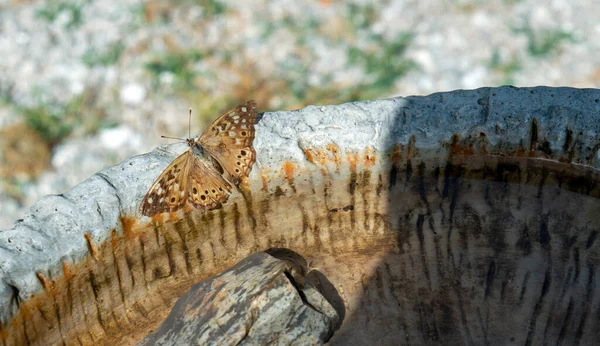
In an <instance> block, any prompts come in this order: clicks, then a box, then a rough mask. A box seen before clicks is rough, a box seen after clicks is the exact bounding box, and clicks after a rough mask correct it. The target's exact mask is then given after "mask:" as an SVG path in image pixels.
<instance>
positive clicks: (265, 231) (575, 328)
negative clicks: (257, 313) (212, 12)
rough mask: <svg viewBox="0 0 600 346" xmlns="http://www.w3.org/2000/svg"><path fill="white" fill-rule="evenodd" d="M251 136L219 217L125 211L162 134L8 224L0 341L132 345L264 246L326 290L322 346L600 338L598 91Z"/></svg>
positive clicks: (549, 92)
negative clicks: (242, 173) (314, 273)
mask: <svg viewBox="0 0 600 346" xmlns="http://www.w3.org/2000/svg"><path fill="white" fill-rule="evenodd" d="M259 108H260V106H259ZM254 145H255V148H256V151H257V158H258V162H257V164H256V165H255V167H254V169H253V171H252V173H251V175H250V179H249V181H248V185H247V186H246V187H244V188H243V189H242V190H241V191H240V192H236V193H235V194H234V195H232V197H231V198H230V200H229V202H228V203H227V204H226V205H225V206H224V208H223V209H220V210H215V211H210V212H194V213H191V214H186V215H183V216H182V215H179V214H174V215H165V216H164V217H154V218H152V219H150V218H140V217H139V216H138V215H137V214H136V213H137V211H136V209H137V207H138V205H139V202H140V200H141V198H142V196H143V195H144V193H145V192H146V190H147V189H148V187H149V186H150V184H151V183H152V181H153V180H154V179H155V177H156V176H157V175H158V174H159V173H160V171H161V170H162V169H163V168H164V167H165V166H166V165H167V164H168V163H169V162H170V161H171V160H172V159H173V158H174V157H175V155H176V153H178V152H181V151H182V150H184V148H185V145H184V144H174V145H167V146H163V147H160V148H159V149H157V150H155V151H153V152H152V153H149V154H146V155H142V156H138V157H134V158H132V159H130V160H128V161H126V162H123V163H121V164H119V165H117V166H114V167H111V168H108V169H105V170H103V171H102V172H99V173H98V174H96V175H94V176H92V177H91V178H90V179H88V180H87V181H85V182H84V183H82V184H80V185H78V186H76V187H75V188H73V189H71V190H70V191H68V192H67V193H65V194H63V195H58V196H48V197H45V198H44V199H42V200H40V201H39V202H38V203H37V204H36V205H34V206H33V207H32V208H31V209H30V211H29V212H28V213H27V215H26V216H25V217H24V219H23V220H20V221H19V222H17V223H16V224H15V226H14V228H13V229H9V230H5V231H0V317H1V323H2V324H1V326H0V345H3V346H8V345H23V344H31V345H51V344H69V345H70V344H83V345H90V344H95V345H103V344H111V345H130V344H135V343H137V342H139V340H141V339H142V338H143V337H144V336H145V335H147V334H148V333H149V332H150V331H151V330H153V329H155V328H157V327H158V326H159V324H160V322H161V321H162V320H163V319H164V318H165V317H166V316H167V315H168V313H169V312H170V310H171V308H172V306H173V304H174V303H175V301H176V300H177V298H178V297H180V296H181V295H182V294H183V293H185V292H186V291H187V290H188V289H189V288H190V287H191V286H192V285H193V284H194V283H196V282H199V281H203V280H206V279H208V278H210V277H211V276H213V275H215V274H218V273H220V272H223V271H224V270H226V269H227V268H229V267H231V266H233V265H234V264H236V263H238V262H240V261H241V260H243V259H244V258H245V257H247V256H249V255H250V254H252V253H255V252H258V251H264V250H267V249H272V248H286V249H290V250H293V251H295V252H296V253H298V254H301V255H302V256H303V257H304V258H305V259H306V260H307V261H308V264H309V266H310V267H311V268H318V270H319V271H320V272H321V273H323V275H324V276H326V278H327V279H328V280H329V281H330V282H331V283H332V285H333V286H334V287H335V290H336V291H337V293H338V294H339V297H341V299H342V301H343V307H342V308H343V310H344V312H345V313H344V315H345V316H343V321H342V322H341V326H340V328H339V329H338V330H337V331H336V332H335V333H334V334H333V337H332V338H331V340H330V341H331V342H332V343H333V344H340V345H343V344H348V343H352V344H375V343H377V344H404V343H405V344H510V343H514V344H527V345H529V344H542V343H547V344H582V345H585V344H592V343H594V342H595V340H597V339H598V338H599V337H600V315H599V314H600V290H599V287H600V271H599V265H600V239H598V233H599V232H600V184H599V182H600V90H595V89H587V90H583V89H572V88H546V87H537V88H526V89H519V88H512V87H502V88H483V89H478V90H472V91H453V92H448V93H438V94H433V95H429V96H424V97H407V98H396V99H390V100H379V101H371V102H357V103H348V104H343V105H339V106H323V107H320V106H309V107H307V108H304V109H302V110H299V111H291V112H288V111H286V112H273V113H265V114H264V115H263V116H262V119H260V120H259V122H258V124H257V136H256V139H255V142H254Z"/></svg>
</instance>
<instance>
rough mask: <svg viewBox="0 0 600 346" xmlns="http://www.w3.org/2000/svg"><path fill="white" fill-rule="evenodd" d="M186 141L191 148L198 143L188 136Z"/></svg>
mask: <svg viewBox="0 0 600 346" xmlns="http://www.w3.org/2000/svg"><path fill="white" fill-rule="evenodd" d="M185 142H186V143H187V145H188V146H189V147H190V148H193V147H194V145H196V141H195V140H194V139H193V138H186V139H185Z"/></svg>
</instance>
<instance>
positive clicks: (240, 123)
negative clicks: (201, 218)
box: [140, 101, 257, 216]
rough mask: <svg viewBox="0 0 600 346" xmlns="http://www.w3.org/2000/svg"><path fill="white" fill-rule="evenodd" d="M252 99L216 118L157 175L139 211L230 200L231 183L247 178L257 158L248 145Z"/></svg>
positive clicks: (253, 118)
mask: <svg viewBox="0 0 600 346" xmlns="http://www.w3.org/2000/svg"><path fill="white" fill-rule="evenodd" d="M256 115H257V113H256V102H254V101H247V102H246V103H244V104H242V105H239V106H237V107H235V108H233V109H231V110H229V111H228V112H226V113H225V114H223V115H221V116H220V117H219V118H217V120H215V121H214V122H213V123H212V124H211V125H210V126H209V127H208V128H207V129H206V130H205V131H204V133H203V134H202V135H201V136H200V138H198V139H197V140H194V139H193V138H187V139H185V141H186V143H187V144H188V146H189V148H188V150H187V151H186V152H184V153H183V154H181V155H179V156H178V157H177V158H176V159H175V160H173V162H171V163H170V164H169V166H167V168H166V169H165V170H164V171H163V172H162V173H161V174H160V176H159V177H158V178H157V179H156V181H155V182H154V184H152V187H150V190H148V192H147V193H146V196H145V197H144V199H143V200H142V204H141V205H140V212H141V213H142V215H146V216H153V215H155V214H159V213H165V212H174V211H177V210H179V209H181V208H183V207H184V206H185V205H186V204H187V203H189V204H190V205H192V206H194V207H195V208H202V209H208V210H210V209H215V208H218V207H220V206H221V205H222V204H223V203H225V202H226V201H227V199H228V198H229V194H230V193H231V184H235V185H238V184H239V183H240V181H241V180H242V179H243V178H245V177H247V176H248V174H250V170H252V165H254V161H255V160H256V152H255V151H254V148H253V147H252V141H253V140H254V123H255V122H256Z"/></svg>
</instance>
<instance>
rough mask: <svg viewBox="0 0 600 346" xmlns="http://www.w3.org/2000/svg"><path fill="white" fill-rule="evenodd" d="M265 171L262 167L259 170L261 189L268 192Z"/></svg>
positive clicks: (267, 180)
mask: <svg viewBox="0 0 600 346" xmlns="http://www.w3.org/2000/svg"><path fill="white" fill-rule="evenodd" d="M266 173H267V172H265V170H264V169H261V170H260V180H261V181H262V190H263V191H265V192H269V178H268V177H267V174H266Z"/></svg>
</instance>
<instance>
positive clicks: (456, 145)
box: [450, 134, 473, 155]
mask: <svg viewBox="0 0 600 346" xmlns="http://www.w3.org/2000/svg"><path fill="white" fill-rule="evenodd" d="M450 153H451V154H459V155H473V147H471V146H470V145H469V146H464V147H463V146H462V145H460V136H459V135H457V134H454V135H453V136H452V143H451V144H450Z"/></svg>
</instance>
